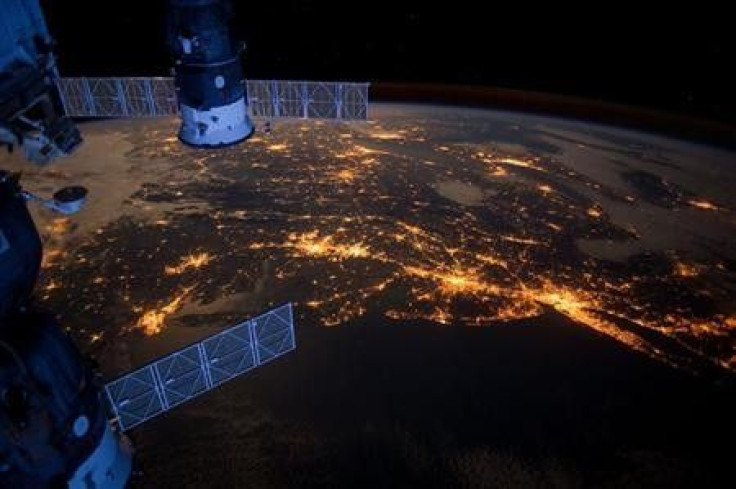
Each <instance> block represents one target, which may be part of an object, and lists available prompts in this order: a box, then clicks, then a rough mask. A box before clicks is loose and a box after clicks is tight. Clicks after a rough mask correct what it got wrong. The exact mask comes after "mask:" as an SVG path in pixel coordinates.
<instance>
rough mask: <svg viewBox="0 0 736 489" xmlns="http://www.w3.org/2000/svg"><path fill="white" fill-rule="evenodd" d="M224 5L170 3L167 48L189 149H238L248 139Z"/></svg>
mask: <svg viewBox="0 0 736 489" xmlns="http://www.w3.org/2000/svg"><path fill="white" fill-rule="evenodd" d="M231 16H232V7H231V5H230V2H229V0H170V12H169V32H168V38H169V47H170V49H171V51H172V53H173V55H174V57H175V59H176V64H175V73H176V86H177V93H178V98H179V106H180V109H181V118H182V125H181V129H180V131H179V139H181V140H182V141H183V142H184V143H186V144H189V145H191V146H198V147H218V146H226V145H231V144H235V143H239V142H241V141H243V140H245V139H247V138H248V137H249V136H250V135H251V134H253V130H254V126H253V123H252V122H251V120H250V117H249V116H248V106H247V101H246V99H247V96H246V86H245V80H244V79H243V71H242V66H241V58H240V55H241V52H242V44H241V43H239V42H237V41H235V40H234V39H233V36H232V34H231V32H230V27H229V21H230V17H231Z"/></svg>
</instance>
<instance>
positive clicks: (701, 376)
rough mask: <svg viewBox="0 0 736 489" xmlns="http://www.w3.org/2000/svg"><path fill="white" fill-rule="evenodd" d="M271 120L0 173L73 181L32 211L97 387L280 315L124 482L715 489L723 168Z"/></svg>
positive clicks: (143, 433)
mask: <svg viewBox="0 0 736 489" xmlns="http://www.w3.org/2000/svg"><path fill="white" fill-rule="evenodd" d="M272 125H273V130H272V132H271V133H269V134H257V135H256V137H254V138H252V139H251V140H250V141H248V142H246V143H244V144H242V145H240V146H236V147H232V148H226V149H217V150H196V149H192V148H188V147H185V146H183V145H181V144H180V143H179V142H178V140H177V138H176V134H175V132H176V128H177V127H176V121H175V120H173V119H159V120H152V119H149V120H146V119H143V120H136V121H132V120H126V121H123V120H120V121H101V122H91V123H85V124H83V125H81V129H82V132H83V135H84V137H85V144H84V145H83V147H82V148H81V149H80V150H79V151H78V152H77V153H76V154H75V155H73V156H72V157H70V158H68V159H67V160H65V161H60V162H58V163H56V164H54V166H49V167H46V168H41V169H31V170H29V168H28V166H24V165H23V164H22V162H21V161H20V158H19V157H17V156H1V157H0V166H2V167H3V168H8V169H11V170H24V172H25V175H24V180H23V182H24V184H25V186H26V187H27V188H28V189H29V190H32V191H37V192H39V193H50V191H51V190H53V189H55V188H57V187H61V186H64V185H69V184H81V185H85V186H87V187H88V188H89V189H90V197H89V204H88V208H87V209H85V210H84V211H83V212H82V213H80V214H79V215H78V216H74V217H71V218H59V217H55V216H51V215H49V214H48V213H47V212H46V211H44V210H38V209H36V210H34V213H35V217H36V219H37V223H38V224H39V228H40V229H41V231H42V234H43V235H44V240H45V245H46V255H45V260H44V269H43V272H42V276H41V280H40V283H39V284H38V287H37V296H38V297H37V298H38V301H39V303H40V304H41V305H42V306H44V307H47V308H49V309H51V310H53V311H55V312H57V313H58V314H59V315H60V317H61V319H62V320H63V323H64V325H65V326H66V327H67V328H68V330H69V332H70V334H71V335H72V336H73V337H74V338H75V339H76V340H77V342H78V344H79V345H80V347H82V348H83V349H84V350H85V351H86V352H88V353H90V354H92V355H94V356H95V357H96V358H97V359H98V360H99V362H100V364H101V367H102V369H103V372H104V373H105V374H106V375H107V376H108V377H114V376H116V375H119V374H121V373H124V372H127V371H129V370H131V369H133V368H136V367H138V366H140V365H142V364H144V363H146V362H148V361H150V360H152V359H154V358H156V357H158V356H160V355H163V354H165V353H168V352H171V351H173V350H175V349H177V348H180V347H182V346H185V345H187V344H190V343H192V342H194V341H198V340H200V339H202V338H204V337H205V336H208V335H210V334H212V333H213V332H215V331H219V330H221V329H223V328H225V327H227V326H230V325H232V324H235V323H236V322H238V321H239V320H241V319H243V318H247V317H250V316H253V315H255V314H257V313H259V312H261V311H263V310H265V309H268V308H269V307H271V306H273V305H276V304H280V303H284V302H293V303H295V307H296V309H295V311H296V323H297V330H296V334H297V343H298V345H299V346H298V348H297V351H296V352H294V353H292V354H290V355H289V356H288V357H285V358H283V359H280V360H279V361H278V362H275V363H274V364H273V365H269V366H268V367H264V368H262V369H259V370H258V371H256V372H254V373H252V374H250V375H248V376H245V377H244V378H241V379H238V380H236V381H233V382H232V383H231V384H230V385H228V386H226V387H224V388H222V389H219V390H217V391H215V392H212V393H209V394H208V395H207V396H204V397H203V398H200V399H198V400H196V401H194V402H192V403H191V404H190V405H186V406H183V407H181V408H179V409H177V410H175V411H174V412H172V413H170V414H167V415H166V416H164V417H161V418H160V419H156V420H154V421H151V422H150V423H149V424H147V425H145V426H143V427H141V428H138V429H136V430H134V433H133V435H134V437H135V439H136V440H137V445H138V448H139V456H138V460H139V461H140V462H141V463H142V464H143V468H144V470H145V472H146V475H145V477H143V478H142V479H141V480H139V481H137V482H136V487H139V486H140V487H237V486H239V485H242V484H244V483H246V482H247V483H249V484H251V486H252V487H312V486H315V487H316V486H319V487H325V486H334V487H346V486H348V487H376V486H402V487H406V486H415V485H422V486H425V487H427V486H429V487H560V488H562V487H621V486H630V487H692V486H693V485H700V486H702V487H706V486H710V487H719V484H720V483H721V481H722V480H723V479H722V478H723V477H725V476H726V475H727V474H728V466H727V464H726V463H725V460H726V459H727V455H726V454H725V453H722V452H720V451H719V450H718V449H717V448H716V445H717V444H718V442H719V441H720V440H726V441H728V440H730V439H732V438H730V437H732V435H733V434H734V433H733V431H734V429H733V423H732V415H730V414H729V412H730V411H732V410H733V408H734V407H736V398H735V396H734V386H733V380H734V378H735V377H734V373H735V371H736V302H735V301H734V299H733V297H735V296H736V248H735V247H734V246H733V236H734V231H736V194H734V193H733V191H732V189H733V188H735V185H736V171H735V170H736V169H735V168H734V165H735V164H736V163H735V162H736V159H735V158H734V154H733V153H729V152H728V151H726V150H722V149H717V148H711V147H708V146H705V145H702V144H696V143H689V142H686V141H678V140H674V139H668V138H665V137H662V136H656V135H651V134H646V133H642V132H633V131H630V130H624V129H619V128H615V127H611V126H603V125H594V124H589V123H582V122H575V121H571V120H563V119H555V118H551V117H541V116H533V115H528V114H521V113H512V112H501V111H491V110H484V109H467V108H449V107H435V106H429V105H424V106H419V105H400V104H376V105H374V106H373V107H372V112H371V114H370V121H369V122H367V123H333V122H321V121H301V120H288V121H287V120H285V121H279V120H275V121H272ZM181 426H187V429H186V430H182V429H181ZM483 484H485V486H484V485H483Z"/></svg>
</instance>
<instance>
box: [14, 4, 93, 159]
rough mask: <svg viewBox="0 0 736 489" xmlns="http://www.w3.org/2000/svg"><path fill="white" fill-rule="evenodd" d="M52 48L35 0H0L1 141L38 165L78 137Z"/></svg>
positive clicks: (68, 147) (69, 146)
mask: <svg viewBox="0 0 736 489" xmlns="http://www.w3.org/2000/svg"><path fill="white" fill-rule="evenodd" d="M52 47H53V43H52V39H51V36H50V35H49V31H48V29H47V27H46V22H45V20H44V16H43V12H42V11H41V7H40V5H39V2H38V0H0V145H4V146H6V147H7V148H8V150H11V151H12V150H13V148H15V147H16V146H20V147H21V148H23V150H24V151H25V153H26V157H27V158H28V159H29V160H31V161H34V162H37V163H47V162H49V161H51V160H53V159H54V158H57V157H61V156H65V155H68V154H69V153H71V152H72V151H73V150H74V149H75V148H76V147H77V146H78V145H79V144H80V143H81V141H82V138H81V136H80V134H79V131H78V130H77V128H76V126H75V125H74V123H73V122H72V121H71V119H69V118H68V117H66V115H65V111H64V103H63V101H62V98H61V97H62V96H61V93H60V92H59V89H58V86H57V80H58V78H59V74H58V70H57V68H56V59H55V57H54V53H53V51H52Z"/></svg>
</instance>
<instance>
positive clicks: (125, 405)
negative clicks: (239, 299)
mask: <svg viewBox="0 0 736 489" xmlns="http://www.w3.org/2000/svg"><path fill="white" fill-rule="evenodd" d="M294 348H296V340H295V337H294V320H293V312H292V306H291V304H286V305H284V306H281V307H279V308H276V309H274V310H272V311H269V312H267V313H265V314H263V315H261V316H258V317H256V318H255V319H252V320H248V321H245V322H243V323H241V324H238V325H237V326H234V327H232V328H230V329H226V330H225V331H222V332H220V333H218V334H215V335H213V336H210V337H209V338H207V339H205V340H203V341H201V342H199V343H195V344H194V345H190V346H188V347H186V348H183V349H181V350H179V351H177V352H175V353H172V354H170V355H167V356H165V357H163V358H161V359H159V360H156V361H154V362H152V363H150V364H148V365H146V366H145V367H143V368H140V369H138V370H136V371H134V372H131V373H129V374H126V375H124V376H122V377H120V378H118V379H117V380H114V381H112V382H110V383H109V384H107V385H106V386H105V391H106V393H107V397H108V400H109V402H110V406H111V409H112V412H113V414H114V415H115V421H116V422H117V423H118V424H119V425H120V427H121V428H122V429H123V430H129V429H131V428H133V427H135V426H138V425H140V424H141V423H144V422H146V421H148V420H150V419H152V418H154V417H156V416H158V415H159V414H161V413H164V412H166V411H168V410H169V409H171V408H173V407H175V406H178V405H179V404H182V403H184V402H186V401H188V400H190V399H193V398H195V397H197V396H199V395H200V394H203V393H205V392H207V391H209V390H211V389H213V388H215V387H217V386H218V385H221V384H223V383H224V382H227V381H228V380H230V379H233V378H235V377H237V376H239V375H241V374H244V373H246V372H248V371H250V370H252V369H253V368H255V367H258V366H260V365H263V364H264V363H267V362H270V361H271V360H274V359H276V358H279V357H280V356H282V355H285V354H286V353H288V352H290V351H292V350H293V349H294Z"/></svg>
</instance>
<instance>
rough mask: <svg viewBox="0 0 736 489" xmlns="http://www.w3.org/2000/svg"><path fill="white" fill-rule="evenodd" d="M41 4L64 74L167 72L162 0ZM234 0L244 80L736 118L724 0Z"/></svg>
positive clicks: (731, 40) (735, 46)
mask: <svg viewBox="0 0 736 489" xmlns="http://www.w3.org/2000/svg"><path fill="white" fill-rule="evenodd" d="M42 3H43V4H44V5H46V11H47V15H48V20H49V24H50V28H51V30H52V32H53V34H54V36H55V37H56V39H57V41H58V54H59V58H60V65H61V69H62V72H63V74H64V75H67V76H72V75H89V76H93V75H100V76H107V75H166V74H168V71H169V66H170V65H171V61H170V59H169V57H168V55H167V51H166V46H165V37H164V31H165V21H164V18H165V8H164V7H165V2H164V0H126V1H124V2H100V1H99V0H63V1H62V0H42ZM233 3H234V4H235V7H236V12H237V17H236V19H235V29H236V31H237V35H238V36H239V37H240V38H241V39H243V40H244V41H246V43H247V44H248V47H249V50H248V53H247V55H246V61H245V63H246V64H245V69H246V76H247V77H250V78H291V79H326V80H330V79H346V80H368V81H371V82H374V83H377V82H382V81H410V82H420V83H435V82H440V83H451V84H460V85H468V84H472V85H487V86H496V87H505V88H515V89H526V90H537V91H543V92H552V93H560V94H567V95H574V96H581V97H586V98H594V99H599V100H605V101H611V102H622V103H625V104H631V105H639V106H644V107H652V108H659V109H666V110H669V111H674V112H680V113H685V114H690V115H700V116H705V117H708V118H711V119H719V120H725V121H730V122H736V93H734V90H733V87H734V86H736V74H735V71H734V69H733V61H734V59H736V40H735V37H734V35H733V23H732V16H731V15H728V14H727V13H726V11H725V7H723V6H721V7H718V8H714V7H713V6H708V5H705V4H704V3H703V2H699V3H692V2H687V3H684V4H682V5H675V4H674V3H670V4H669V5H667V7H666V9H665V8H662V9H660V10H655V9H651V8H648V9H647V10H645V9H644V7H643V5H641V4H639V5H638V6H626V5H620V4H617V3H612V2H606V3H601V2H596V3H594V4H591V5H589V6H587V7H584V8H579V7H575V8H572V7H566V6H562V5H559V4H557V3H551V4H547V5H546V6H543V7H540V6H537V5H532V4H530V3H526V2H524V3H518V2H516V5H515V6H514V5H511V4H510V3H509V2H504V3H502V2H469V1H453V2H428V1H426V0H424V1H418V0H409V1H400V2H399V1H387V0H373V1H371V2H345V1H343V2H334V1H319V2H317V1H313V0H282V1H279V2H252V1H249V2H246V1H238V0H235V1H234V2H233ZM94 19H97V20H94Z"/></svg>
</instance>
